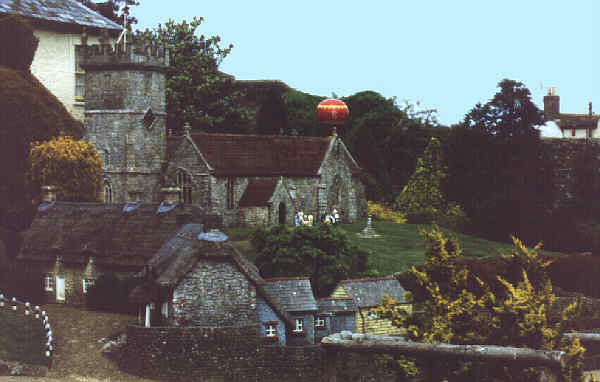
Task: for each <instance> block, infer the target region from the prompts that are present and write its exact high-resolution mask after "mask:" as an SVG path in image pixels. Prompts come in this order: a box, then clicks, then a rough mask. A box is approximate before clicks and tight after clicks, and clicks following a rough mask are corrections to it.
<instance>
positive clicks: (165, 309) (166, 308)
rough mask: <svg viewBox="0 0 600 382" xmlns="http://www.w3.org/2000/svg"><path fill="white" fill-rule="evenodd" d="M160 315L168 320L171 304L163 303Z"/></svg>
mask: <svg viewBox="0 0 600 382" xmlns="http://www.w3.org/2000/svg"><path fill="white" fill-rule="evenodd" d="M160 313H161V314H162V316H163V317H164V318H168V317H169V303H168V302H163V303H162V305H161V308H160Z"/></svg>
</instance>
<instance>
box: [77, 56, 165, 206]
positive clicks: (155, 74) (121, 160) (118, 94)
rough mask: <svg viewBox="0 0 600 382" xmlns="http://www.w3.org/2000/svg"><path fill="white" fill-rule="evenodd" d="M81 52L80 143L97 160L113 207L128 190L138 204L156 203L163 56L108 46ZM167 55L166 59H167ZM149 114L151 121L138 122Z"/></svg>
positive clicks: (160, 161)
mask: <svg viewBox="0 0 600 382" xmlns="http://www.w3.org/2000/svg"><path fill="white" fill-rule="evenodd" d="M82 47H83V48H85V50H86V59H85V64H84V68H85V70H86V74H85V87H86V108H85V122H84V125H85V129H86V139H87V140H88V141H89V142H90V143H92V144H93V145H94V146H95V147H96V149H98V152H99V154H100V156H101V157H102V159H103V165H104V172H105V179H106V181H107V182H109V184H110V186H111V188H112V199H113V202H126V201H127V197H128V193H129V192H130V191H137V192H141V197H142V200H143V201H144V202H154V201H157V200H159V196H158V192H159V188H160V184H159V181H160V175H161V170H162V165H163V163H164V161H165V159H166V158H165V155H166V153H165V151H166V145H165V141H166V130H165V123H166V117H167V114H166V94H165V89H166V78H165V73H164V70H165V69H166V66H168V59H167V58H166V56H165V54H164V51H161V52H159V51H152V50H149V51H146V52H142V51H138V50H136V49H137V48H136V47H132V46H128V48H127V51H119V52H115V51H113V50H112V47H111V46H108V45H89V46H82ZM167 56H168V55H167ZM149 109H151V110H152V114H153V117H154V119H153V122H152V123H151V124H148V125H145V124H144V123H143V122H142V121H143V119H144V117H145V114H146V112H147V111H148V110H149Z"/></svg>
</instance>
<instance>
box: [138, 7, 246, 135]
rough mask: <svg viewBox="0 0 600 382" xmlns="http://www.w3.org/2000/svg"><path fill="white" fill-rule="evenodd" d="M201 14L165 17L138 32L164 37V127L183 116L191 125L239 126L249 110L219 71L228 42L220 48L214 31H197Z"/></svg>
mask: <svg viewBox="0 0 600 382" xmlns="http://www.w3.org/2000/svg"><path fill="white" fill-rule="evenodd" d="M202 21H203V18H202V17H199V18H198V17H194V18H193V19H192V20H191V21H190V22H189V23H188V22H187V21H185V20H183V21H182V22H181V23H175V22H174V21H173V20H169V21H167V22H166V23H165V24H164V25H162V24H161V25H159V26H158V27H157V28H155V29H154V30H153V31H149V30H146V31H145V32H140V33H139V36H138V37H140V38H149V39H153V40H156V41H158V42H160V43H164V44H165V45H166V46H167V47H168V48H169V49H170V59H171V60H170V66H169V70H168V72H167V89H166V91H167V114H168V115H167V127H168V128H169V129H172V130H173V131H175V132H177V131H180V130H181V129H182V127H183V124H184V123H185V122H189V123H190V124H191V125H192V129H195V130H206V131H209V132H245V131H246V130H247V129H248V127H249V121H250V114H249V112H248V109H247V108H246V107H244V106H243V105H242V104H241V102H240V100H241V98H242V97H243V95H244V93H243V92H241V91H239V90H235V89H234V86H233V82H234V78H233V77H232V76H229V75H227V74H225V73H222V72H220V71H219V65H220V64H221V62H222V61H223V60H224V59H225V57H227V55H228V54H229V52H231V49H232V48H233V45H231V44H229V45H228V46H227V47H225V48H223V47H221V45H220V42H221V38H220V37H219V36H212V37H205V36H204V35H199V36H198V35H197V34H196V29H197V28H198V27H199V26H200V25H201V24H202Z"/></svg>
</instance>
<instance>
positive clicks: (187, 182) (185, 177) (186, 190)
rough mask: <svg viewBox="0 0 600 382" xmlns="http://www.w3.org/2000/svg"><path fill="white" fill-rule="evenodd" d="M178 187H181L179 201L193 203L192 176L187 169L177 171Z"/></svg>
mask: <svg viewBox="0 0 600 382" xmlns="http://www.w3.org/2000/svg"><path fill="white" fill-rule="evenodd" d="M177 187H178V188H179V201H180V202H181V203H192V177H191V176H190V175H189V174H188V173H187V172H185V171H182V170H179V171H177Z"/></svg>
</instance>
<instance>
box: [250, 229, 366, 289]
mask: <svg viewBox="0 0 600 382" xmlns="http://www.w3.org/2000/svg"><path fill="white" fill-rule="evenodd" d="M251 242H252V245H253V246H254V248H255V249H256V250H257V252H258V256H257V257H256V266H257V267H258V268H259V269H260V272H261V275H262V276H263V277H287V276H309V277H310V281H311V284H312V287H313V291H314V293H315V295H316V296H319V297H325V296H328V295H329V294H330V293H331V292H332V291H333V288H334V287H335V286H336V284H337V283H338V282H339V281H340V280H344V279H348V278H358V277H361V276H363V275H365V274H366V273H367V271H368V265H367V257H368V253H367V252H364V251H362V250H360V249H358V248H357V247H355V246H354V245H352V244H350V242H349V241H348V239H347V237H346V236H345V234H344V233H343V232H342V231H341V230H339V229H338V228H336V227H334V226H332V225H329V224H319V225H317V226H314V227H308V226H301V227H295V228H292V227H286V226H283V225H279V226H275V227H269V228H259V229H257V230H256V231H255V232H254V233H253V234H252V239H251Z"/></svg>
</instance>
